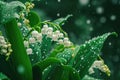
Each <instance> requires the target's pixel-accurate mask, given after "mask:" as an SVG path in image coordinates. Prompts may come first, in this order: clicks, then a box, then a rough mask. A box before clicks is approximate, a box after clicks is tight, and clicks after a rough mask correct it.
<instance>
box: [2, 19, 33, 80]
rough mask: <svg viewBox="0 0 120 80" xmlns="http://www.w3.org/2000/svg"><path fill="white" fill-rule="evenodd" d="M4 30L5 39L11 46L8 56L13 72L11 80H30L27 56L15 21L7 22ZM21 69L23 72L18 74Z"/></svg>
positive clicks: (30, 70) (30, 74)
mask: <svg viewBox="0 0 120 80" xmlns="http://www.w3.org/2000/svg"><path fill="white" fill-rule="evenodd" d="M4 27H5V30H6V35H7V38H8V39H9V41H10V43H11V44H12V49H13V52H12V54H11V56H10V58H11V59H10V64H13V63H14V64H13V65H11V68H12V70H13V75H15V76H11V77H12V79H13V80H16V79H17V80H25V79H26V80H32V67H31V63H30V60H29V57H28V56H27V53H26V50H25V48H24V45H23V39H22V35H21V32H20V30H19V28H18V26H17V22H16V20H15V19H13V20H11V21H9V22H7V23H6V24H5V26H4ZM21 68H23V72H19V69H21Z"/></svg>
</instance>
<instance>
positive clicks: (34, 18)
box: [27, 11, 41, 31]
mask: <svg viewBox="0 0 120 80" xmlns="http://www.w3.org/2000/svg"><path fill="white" fill-rule="evenodd" d="M27 18H28V19H29V21H30V26H31V27H33V28H35V29H37V27H38V25H39V26H41V24H40V22H41V20H40V18H39V16H38V15H37V13H36V12H33V11H31V12H29V13H28V16H27ZM39 28H40V27H39ZM39 30H40V29H39ZM37 31H38V30H37Z"/></svg>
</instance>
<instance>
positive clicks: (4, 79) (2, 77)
mask: <svg viewBox="0 0 120 80" xmlns="http://www.w3.org/2000/svg"><path fill="white" fill-rule="evenodd" d="M0 80H10V79H8V77H7V76H5V75H4V74H2V73H0Z"/></svg>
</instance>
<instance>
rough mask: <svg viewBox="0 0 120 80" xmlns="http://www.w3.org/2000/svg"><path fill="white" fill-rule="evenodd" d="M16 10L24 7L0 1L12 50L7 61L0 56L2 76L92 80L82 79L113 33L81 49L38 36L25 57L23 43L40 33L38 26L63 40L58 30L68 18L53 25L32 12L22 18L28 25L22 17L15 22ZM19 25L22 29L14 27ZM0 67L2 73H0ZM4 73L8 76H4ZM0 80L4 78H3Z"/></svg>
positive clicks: (30, 79)
mask: <svg viewBox="0 0 120 80" xmlns="http://www.w3.org/2000/svg"><path fill="white" fill-rule="evenodd" d="M21 1H23V0H21ZM30 5H31V4H30ZM30 5H29V7H30ZM18 7H20V8H25V5H24V4H23V3H21V2H18V1H13V2H10V3H5V2H2V1H0V11H1V13H0V16H1V17H2V18H1V20H0V23H1V24H2V25H3V26H4V30H5V36H6V39H7V40H8V41H9V42H10V43H11V44H12V50H13V52H12V53H11V55H10V56H9V58H8V60H5V56H4V57H2V56H3V55H0V60H1V61H3V62H5V63H4V64H1V65H2V66H0V72H2V73H4V74H6V75H7V76H8V77H9V78H10V79H12V80H89V79H90V80H96V79H94V78H92V77H89V76H85V75H87V73H88V70H89V68H90V67H91V65H92V64H93V62H94V61H95V60H97V58H98V57H99V53H100V52H101V49H102V47H103V44H104V42H105V40H106V39H107V38H108V37H109V36H110V35H116V33H115V32H113V33H105V34H103V35H102V36H98V37H96V38H93V39H91V40H89V41H86V42H85V44H82V45H74V44H73V43H71V46H69V47H66V46H65V43H63V44H62V45H60V44H59V43H58V42H56V41H53V40H52V38H49V37H48V36H47V35H45V34H42V41H41V42H36V43H30V41H29V44H30V45H29V46H28V47H29V48H31V49H32V50H33V51H32V53H33V54H30V55H29V56H28V55H27V51H26V47H25V46H24V44H23V42H24V40H26V41H27V40H28V39H29V38H31V37H32V38H34V37H33V35H32V33H31V32H32V31H33V30H36V31H38V32H39V33H40V28H42V27H41V23H43V25H44V24H48V25H49V26H51V27H53V29H54V30H59V31H60V32H62V33H64V37H67V34H66V33H65V32H64V31H63V30H62V28H61V26H62V25H63V24H64V23H65V21H66V20H67V19H68V18H69V17H71V15H68V16H67V17H65V18H60V19H57V20H55V21H53V22H48V21H44V22H41V20H40V18H39V16H38V15H37V14H36V13H35V12H28V14H25V17H27V19H28V20H29V21H30V23H29V22H26V21H25V20H27V19H26V18H25V17H24V18H22V19H20V20H19V19H16V16H15V14H18V11H17V10H18ZM27 7H28V6H27ZM6 12H7V13H6ZM20 22H21V23H22V24H21V27H22V28H19V27H18V25H17V24H18V23H20ZM22 33H23V34H22ZM35 34H36V32H35ZM54 34H55V33H54ZM35 36H36V35H35ZM37 37H38V36H37ZM34 39H36V38H34ZM63 41H64V40H63ZM32 42H34V40H32ZM64 42H65V41H64ZM28 47H27V48H28ZM0 48H1V47H0ZM30 60H31V62H30ZM31 64H32V65H31ZM6 65H7V66H8V67H6ZM4 66H5V68H6V70H5V71H4V70H2V69H3V67H4ZM11 71H12V72H11ZM7 72H10V73H9V74H7ZM11 73H12V74H11ZM108 74H110V73H108ZM13 75H14V76H13ZM84 76H85V77H84ZM2 77H3V78H6V77H4V76H3V75H2ZM0 78H1V75H0Z"/></svg>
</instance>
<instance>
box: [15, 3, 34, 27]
mask: <svg viewBox="0 0 120 80" xmlns="http://www.w3.org/2000/svg"><path fill="white" fill-rule="evenodd" d="M25 6H26V9H25V10H23V11H22V12H21V13H20V14H19V18H20V19H23V23H24V24H26V25H28V24H29V22H30V21H29V20H28V19H26V18H25V16H26V15H27V14H28V13H29V12H30V10H31V9H33V7H34V6H35V5H34V4H33V3H29V2H26V3H25ZM17 25H18V26H19V27H21V25H22V24H21V23H20V22H18V24H17Z"/></svg>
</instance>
